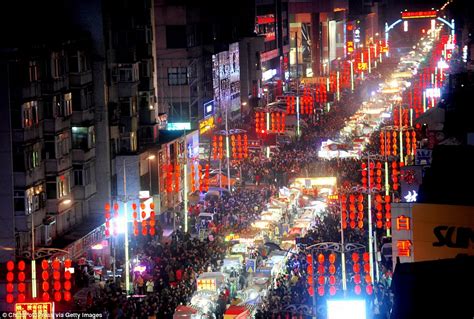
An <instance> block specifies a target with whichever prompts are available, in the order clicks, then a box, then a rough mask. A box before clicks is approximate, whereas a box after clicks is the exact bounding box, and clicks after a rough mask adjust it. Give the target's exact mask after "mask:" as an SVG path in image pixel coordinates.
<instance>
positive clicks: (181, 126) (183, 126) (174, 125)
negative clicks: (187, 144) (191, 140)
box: [166, 122, 191, 131]
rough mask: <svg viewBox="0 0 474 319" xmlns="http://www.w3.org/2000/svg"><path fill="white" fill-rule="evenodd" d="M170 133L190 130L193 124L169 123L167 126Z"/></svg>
mask: <svg viewBox="0 0 474 319" xmlns="http://www.w3.org/2000/svg"><path fill="white" fill-rule="evenodd" d="M166 129H167V130H168V131H182V130H190V129H191V123H189V122H175V123H168V125H167V126H166Z"/></svg>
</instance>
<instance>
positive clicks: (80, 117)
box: [71, 108, 94, 125]
mask: <svg viewBox="0 0 474 319" xmlns="http://www.w3.org/2000/svg"><path fill="white" fill-rule="evenodd" d="M92 121H94V109H93V108H89V109H83V110H81V111H72V117H71V123H73V124H76V125H80V124H82V123H84V122H92Z"/></svg>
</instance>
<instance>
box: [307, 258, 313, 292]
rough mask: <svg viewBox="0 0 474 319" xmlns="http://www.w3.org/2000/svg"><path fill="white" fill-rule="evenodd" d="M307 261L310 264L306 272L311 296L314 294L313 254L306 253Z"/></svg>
mask: <svg viewBox="0 0 474 319" xmlns="http://www.w3.org/2000/svg"><path fill="white" fill-rule="evenodd" d="M306 262H307V263H308V266H307V268H306V274H307V276H308V279H307V280H308V293H309V295H310V296H313V295H314V288H313V287H314V270H313V255H312V254H308V255H306Z"/></svg>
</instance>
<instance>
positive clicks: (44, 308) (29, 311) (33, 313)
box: [15, 302, 54, 319]
mask: <svg viewBox="0 0 474 319" xmlns="http://www.w3.org/2000/svg"><path fill="white" fill-rule="evenodd" d="M15 318H21V319H23V318H25V319H29V318H37V319H43V318H44V319H46V318H48V319H49V318H54V304H53V303H52V302H21V303H17V304H15Z"/></svg>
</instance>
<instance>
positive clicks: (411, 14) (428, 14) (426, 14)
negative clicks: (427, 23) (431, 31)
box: [402, 10, 437, 19]
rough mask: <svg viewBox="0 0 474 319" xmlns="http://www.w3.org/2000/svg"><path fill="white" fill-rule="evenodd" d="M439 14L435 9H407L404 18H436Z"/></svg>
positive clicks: (403, 14) (403, 13)
mask: <svg viewBox="0 0 474 319" xmlns="http://www.w3.org/2000/svg"><path fill="white" fill-rule="evenodd" d="M436 16H437V14H436V11H435V10H430V11H405V12H402V19H423V18H436Z"/></svg>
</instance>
